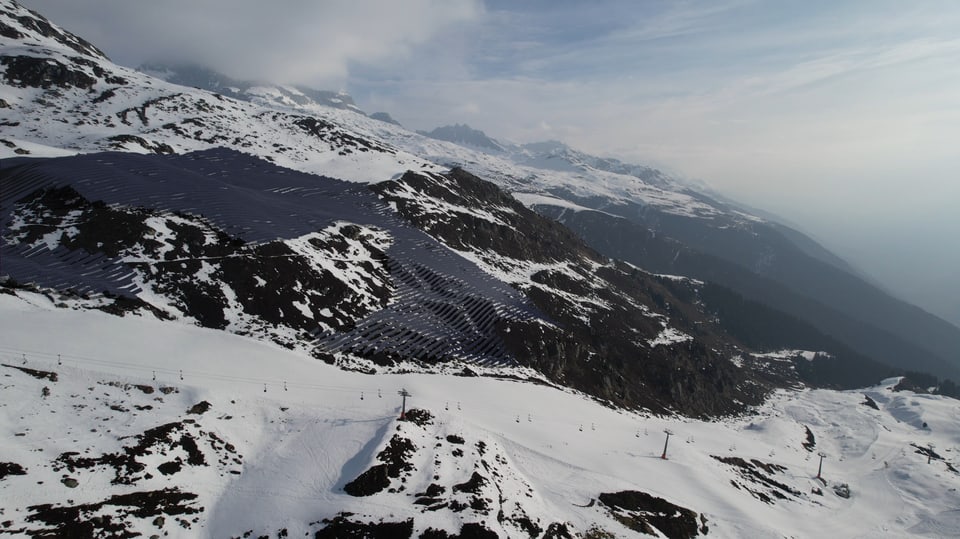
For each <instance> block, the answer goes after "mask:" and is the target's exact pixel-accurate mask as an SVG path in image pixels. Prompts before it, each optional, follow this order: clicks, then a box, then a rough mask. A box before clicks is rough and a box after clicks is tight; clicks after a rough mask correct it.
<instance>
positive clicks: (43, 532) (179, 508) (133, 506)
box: [25, 488, 203, 537]
mask: <svg viewBox="0 0 960 539" xmlns="http://www.w3.org/2000/svg"><path fill="white" fill-rule="evenodd" d="M196 498H197V495H196V494H192V493H189V492H181V491H180V490H179V489H176V488H168V489H163V490H154V491H146V492H133V493H129V494H120V495H115V496H111V497H110V498H107V499H106V500H104V501H102V502H98V503H89V504H82V505H75V506H55V505H53V504H44V505H34V506H31V507H28V508H27V510H28V511H30V514H29V515H27V517H26V519H25V520H26V521H27V522H29V523H39V524H42V525H43V527H41V528H35V529H27V530H26V532H27V534H28V535H30V536H32V537H133V536H134V535H136V534H134V533H132V530H131V529H130V526H131V522H130V521H129V517H136V518H141V519H146V518H150V517H157V516H161V515H167V516H172V515H191V514H195V513H198V512H200V511H202V510H203V508H202V507H197V506H196V505H195V504H194V501H193V500H195V499H196ZM105 510H109V511H111V512H112V514H103V512H104V511H105Z"/></svg>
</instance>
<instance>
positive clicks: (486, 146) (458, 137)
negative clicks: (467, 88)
mask: <svg viewBox="0 0 960 539" xmlns="http://www.w3.org/2000/svg"><path fill="white" fill-rule="evenodd" d="M419 133H420V134H421V135H423V136H426V137H430V138H435V139H437V140H445V141H447V142H452V143H454V144H459V145H461V146H467V147H473V148H479V149H481V150H485V151H495V152H499V151H503V146H501V145H500V144H499V143H498V142H497V141H495V140H493V139H492V138H490V137H488V136H487V134H486V133H484V132H483V131H480V130H479V129H473V128H472V127H470V126H469V125H466V124H455V125H445V126H443V127H438V128H436V129H434V130H433V131H429V132H427V131H419Z"/></svg>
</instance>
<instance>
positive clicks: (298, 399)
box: [0, 292, 960, 537]
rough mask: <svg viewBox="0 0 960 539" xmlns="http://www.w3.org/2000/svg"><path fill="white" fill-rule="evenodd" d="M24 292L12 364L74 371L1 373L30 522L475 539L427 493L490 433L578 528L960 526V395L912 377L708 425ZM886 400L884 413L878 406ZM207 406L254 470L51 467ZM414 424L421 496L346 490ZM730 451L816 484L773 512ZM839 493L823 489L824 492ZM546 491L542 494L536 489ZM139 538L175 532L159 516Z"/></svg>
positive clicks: (865, 532)
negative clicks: (47, 510) (369, 522)
mask: <svg viewBox="0 0 960 539" xmlns="http://www.w3.org/2000/svg"><path fill="white" fill-rule="evenodd" d="M18 294H19V297H15V296H11V295H6V294H4V295H0V320H2V322H3V323H2V324H0V342H2V345H0V359H2V363H4V364H7V365H12V366H23V367H27V368H33V369H40V370H49V371H55V372H57V373H58V375H59V380H58V381H57V382H49V381H47V380H38V379H35V378H32V377H30V376H28V375H26V374H24V373H22V372H20V371H18V370H16V369H13V368H10V367H0V384H2V386H3V391H2V392H0V432H3V433H4V435H3V436H2V437H0V454H2V455H3V457H2V459H0V460H4V461H11V462H17V463H19V464H21V465H23V466H24V467H25V468H26V469H27V471H28V474H27V475H25V476H7V477H6V478H4V479H3V480H2V481H3V488H2V489H0V505H2V506H3V507H5V508H6V511H5V514H4V519H6V520H11V521H12V522H13V523H14V524H13V526H14V528H17V527H19V526H22V525H24V524H25V523H24V518H25V517H26V516H27V514H28V511H27V509H26V508H27V507H28V506H32V505H36V504H40V503H52V502H55V503H61V504H66V503H67V499H68V498H69V499H70V500H72V503H75V504H76V503H92V502H95V501H98V500H103V499H104V498H106V497H107V496H109V495H111V494H116V493H124V492H131V491H135V490H137V489H141V490H142V489H143V488H146V487H149V488H163V487H167V486H171V485H179V486H180V487H181V488H182V489H183V490H184V491H189V492H194V493H196V494H198V496H199V498H198V502H197V503H198V504H199V505H202V506H203V507H204V508H205V509H204V511H203V512H202V513H199V514H198V515H197V516H198V521H197V522H196V523H194V524H192V527H191V528H190V529H189V530H186V529H182V528H180V527H179V525H177V524H176V523H173V522H168V523H167V524H166V525H165V527H164V528H163V530H164V531H167V532H169V533H170V534H171V536H174V537H177V536H189V537H225V536H237V535H241V534H243V533H244V532H245V531H246V530H255V532H256V534H257V535H259V534H268V533H274V532H276V530H278V529H280V528H284V527H285V528H288V530H289V532H290V534H291V536H303V535H304V533H310V532H311V531H315V529H316V525H314V526H313V527H311V525H310V524H309V523H311V522H317V521H319V520H321V519H323V518H330V517H332V516H334V515H335V514H337V513H338V512H340V511H352V512H355V513H358V514H361V515H369V516H371V518H372V517H377V518H385V519H387V520H393V521H396V520H401V519H403V518H406V517H407V516H413V517H414V518H415V522H416V529H417V530H420V531H422V530H423V529H425V528H426V527H435V528H438V529H446V530H448V531H450V532H454V531H456V530H457V524H456V522H457V516H456V515H455V514H452V513H449V512H447V511H439V512H436V513H434V512H423V513H421V512H419V511H418V510H417V509H416V507H417V506H413V505H411V500H412V498H411V496H410V494H412V493H413V492H420V491H421V490H422V488H424V487H425V485H427V484H429V483H431V482H434V479H433V475H434V474H436V475H438V476H440V477H441V478H442V481H445V484H454V483H458V482H462V481H464V480H466V478H467V477H468V476H469V471H470V469H471V468H469V466H467V467H464V466H465V465H468V464H469V463H470V462H474V461H475V460H476V459H478V458H480V457H478V456H477V455H476V454H474V453H475V452H474V453H471V447H473V446H472V445H471V444H474V443H475V442H477V441H484V442H485V444H486V445H487V450H486V451H487V458H489V459H490V460H492V459H493V457H492V456H491V455H498V456H499V458H498V460H497V461H496V462H497V464H496V466H497V468H496V470H498V473H499V474H500V476H501V477H502V482H501V484H500V487H501V489H503V493H504V496H505V497H507V498H508V499H511V500H516V501H518V502H519V503H521V504H522V506H523V508H524V510H525V511H526V513H527V514H528V515H530V516H531V518H534V519H538V520H539V521H540V522H541V525H546V524H548V523H549V522H555V521H559V522H563V521H567V522H570V523H571V525H572V526H573V527H574V528H575V529H577V530H580V531H584V530H586V529H587V528H589V527H590V526H592V525H594V524H598V525H600V526H601V527H603V528H604V529H607V530H610V531H613V532H615V533H616V534H618V535H619V536H631V535H632V532H629V530H626V528H623V527H622V526H620V525H619V524H617V523H616V522H615V521H613V520H611V519H609V517H608V516H607V515H606V513H604V512H603V510H602V509H601V508H600V506H599V504H595V505H593V506H592V507H581V506H584V505H588V502H589V501H590V500H593V499H596V497H597V496H598V494H599V493H600V492H615V491H617V490H624V489H629V490H641V491H645V492H649V493H651V494H654V495H656V496H661V497H663V498H665V499H667V500H668V501H671V502H672V503H676V504H678V505H681V506H683V507H687V508H690V509H692V510H694V511H697V512H702V513H704V515H705V516H706V518H707V523H708V525H709V527H710V531H709V536H713V537H744V536H750V537H783V536H797V537H827V536H829V537H904V536H916V535H927V536H936V537H944V536H956V535H957V534H960V522H958V520H957V518H956V507H958V504H960V495H958V494H957V491H956V489H957V487H958V486H960V476H958V475H957V474H956V473H954V472H951V471H949V470H948V469H946V466H945V465H946V463H947V462H950V463H953V464H954V465H955V466H956V465H958V460H960V447H958V446H960V421H958V420H960V403H958V402H957V401H955V400H951V399H946V398H942V397H936V396H928V395H917V394H913V393H910V392H897V393H895V392H892V391H891V390H890V389H889V388H890V387H891V386H890V383H891V382H895V381H896V380H886V381H884V382H883V384H881V385H878V386H876V387H873V388H867V389H865V390H863V391H849V392H837V391H827V390H816V391H809V390H804V391H781V392H778V393H777V394H775V395H774V396H773V397H772V398H771V399H770V400H769V402H768V403H767V404H766V405H764V406H762V407H760V408H758V409H757V410H756V412H757V413H756V414H754V415H747V416H744V417H743V418H731V419H726V420H722V421H713V422H707V421H695V420H690V419H684V418H678V417H655V416H647V415H644V414H637V413H632V412H625V411H618V410H612V409H609V408H606V407H604V406H602V405H600V404H598V403H596V402H594V401H592V400H590V399H587V398H584V397H583V396H581V395H579V394H577V393H575V392H572V391H567V390H560V389H556V388H553V387H547V386H543V385H532V384H526V383H519V382H515V381H506V380H499V379H493V378H463V377H456V376H446V375H425V374H395V375H376V376H370V375H364V374H360V373H356V372H346V371H341V370H338V369H336V368H335V367H332V366H330V365H326V364H324V363H322V362H318V361H316V360H313V359H311V358H309V357H308V356H306V355H303V354H302V353H300V352H295V351H290V350H286V349H283V348H281V347H279V346H276V345H272V344H267V343H263V342H259V341H255V340H252V339H248V338H244V337H240V336H237V335H232V334H228V333H225V332H218V331H213V330H206V329H202V328H197V327H192V326H187V325H182V324H171V323H162V322H158V321H156V320H153V319H151V318H148V317H136V316H129V317H126V318H119V317H115V316H111V315H108V314H104V313H99V312H95V311H90V312H79V311H74V310H70V309H56V308H54V307H53V303H52V302H51V301H50V300H49V299H47V298H45V297H44V296H41V295H38V294H32V293H28V292H18ZM58 354H59V355H60V359H61V360H62V365H58V363H57V362H58V356H57V355H58ZM23 355H25V357H26V361H27V363H26V364H25V365H23V364H22V361H23V359H22V358H23V357H24V356H23ZM181 372H182V375H183V380H182V381H181V380H180V373H181ZM154 374H155V375H156V381H154V380H153V379H152V377H153V375H154ZM110 384H113V385H110ZM124 384H142V385H152V386H161V385H164V386H171V387H176V388H177V390H178V392H177V393H171V394H169V395H162V401H157V400H155V399H154V397H155V395H156V394H154V395H149V396H146V395H141V394H140V393H139V392H138V391H137V390H127V391H123V390H122V389H121V386H123V385H124ZM42 387H48V388H49V389H50V396H49V397H45V398H44V397H42V396H41V389H42ZM284 387H286V391H285V390H284ZM88 388H92V389H88ZM400 388H406V389H407V390H409V391H410V393H412V395H413V397H412V398H411V400H410V403H409V404H410V405H412V406H417V407H420V408H425V409H429V410H430V411H431V412H432V413H433V414H434V415H435V416H436V417H435V424H434V425H433V426H428V427H426V428H423V429H421V428H419V427H416V426H414V425H412V424H398V423H397V421H396V419H395V418H396V415H397V413H398V411H399V410H398V408H399V404H400V403H399V398H398V397H396V392H397V391H398V390H399V389H400ZM265 390H266V392H264V391H265ZM378 393H379V394H380V395H382V397H378V396H377V395H378ZM361 394H363V396H364V399H363V400H361V399H360V396H361ZM494 395H495V398H491V397H492V396H494ZM865 395H866V396H869V397H870V398H871V399H873V400H874V401H875V402H876V403H877V404H878V406H879V410H874V409H872V408H869V407H867V406H863V405H861V403H862V402H863V401H864V398H865ZM201 400H205V401H207V402H210V403H211V404H212V409H211V411H210V412H208V413H207V414H205V415H203V416H190V417H193V418H195V419H196V421H197V422H198V423H197V424H196V425H186V428H188V429H193V430H190V431H189V432H194V433H195V434H196V433H198V432H200V431H204V432H212V433H215V434H216V436H218V437H219V438H222V439H223V440H225V441H226V442H228V443H230V444H233V446H235V447H236V450H237V453H238V454H239V455H242V462H241V464H237V463H235V462H232V461H230V462H227V464H224V465H217V464H212V465H211V466H208V467H199V468H193V469H191V470H190V472H189V473H181V474H177V475H173V476H163V475H160V474H156V473H155V474H154V475H155V477H154V478H153V479H149V480H144V482H143V483H141V484H140V485H138V486H124V485H112V484H110V481H109V478H110V477H112V476H111V475H109V474H108V475H106V476H105V475H104V474H103V473H97V472H96V471H95V470H79V471H77V472H76V473H70V474H69V475H70V476H71V477H75V478H77V479H78V481H79V482H80V486H79V487H78V488H75V489H68V488H66V487H63V486H61V484H60V479H61V476H62V475H63V473H61V472H56V471H54V470H53V469H52V468H51V467H50V462H51V460H53V459H54V457H56V456H57V455H59V454H61V453H63V452H65V451H76V450H80V451H85V450H86V451H89V453H90V454H91V455H99V454H102V453H105V452H109V451H118V450H119V448H121V447H123V446H124V444H128V443H129V442H128V441H125V440H124V439H122V438H123V437H124V436H130V435H133V434H137V433H139V432H141V431H142V430H143V429H146V428H151V427H154V426H157V425H160V424H164V423H168V422H170V421H178V420H181V419H183V418H184V417H187V416H185V415H184V411H185V410H186V409H187V408H189V407H190V406H192V405H193V404H195V403H197V402H199V401H201ZM144 404H150V405H152V406H153V409H151V410H148V411H137V412H136V413H135V414H134V413H131V412H125V413H124V412H115V411H112V410H111V409H110V408H109V407H108V405H116V406H121V407H123V408H125V409H129V410H132V406H133V405H144ZM227 417H231V418H232V419H226V418H227ZM924 424H926V425H927V426H926V427H924V426H923V425H924ZM804 426H807V427H809V428H810V429H811V431H812V432H814V433H815V435H816V451H823V452H824V453H825V454H826V455H827V457H826V460H825V461H824V468H823V469H824V474H823V475H824V478H825V479H827V481H828V483H829V485H830V486H832V485H835V484H837V483H840V482H843V483H848V484H849V485H850V489H851V491H852V496H851V497H850V498H849V499H843V498H840V497H838V496H836V495H835V494H834V493H833V491H832V489H831V488H829V487H823V486H822V485H821V484H820V483H819V482H818V481H817V480H816V479H814V476H815V475H816V471H817V465H818V457H817V455H816V452H809V451H807V450H805V449H803V448H802V447H801V445H800V444H801V442H802V441H803V439H804ZM398 427H399V428H400V429H401V431H399V432H402V433H403V434H405V435H408V436H409V437H410V438H411V440H412V441H413V442H414V444H415V445H417V447H419V448H421V451H419V452H418V453H417V456H416V457H415V459H414V460H415V462H416V465H417V469H416V470H415V471H414V472H413V473H412V475H411V476H410V478H409V479H408V481H407V483H406V484H407V485H408V489H407V491H405V492H397V493H386V492H385V493H382V494H380V495H375V496H371V497H368V498H353V497H351V496H348V495H346V494H345V493H343V492H342V490H341V489H342V487H343V485H344V484H345V483H346V482H348V481H350V480H352V479H353V478H354V477H356V476H357V475H358V474H359V473H360V472H362V471H363V470H365V469H366V468H367V467H368V466H369V465H370V464H371V463H373V462H374V455H376V454H377V453H378V452H379V450H380V449H381V448H382V447H383V446H384V445H385V444H386V442H387V438H389V437H390V436H391V434H392V433H394V432H398V431H397V430H396V429H397V428H398ZM665 428H669V429H671V430H672V431H673V432H674V435H673V436H672V437H671V439H670V442H669V448H668V460H661V459H660V458H658V457H659V456H660V452H661V451H662V449H663V442H664V435H663V434H662V432H663V430H664V429H665ZM94 431H95V432H94ZM454 433H455V434H458V435H460V436H462V437H463V438H464V439H465V440H467V444H465V445H464V446H463V447H464V448H465V449H466V453H467V454H466V455H465V456H464V457H462V458H461V459H451V458H449V454H447V453H444V452H443V449H442V448H434V447H433V446H434V445H435V444H434V439H435V438H436V437H443V436H445V435H447V434H454ZM21 434H22V435H21ZM931 443H932V444H933V446H934V448H935V450H936V451H937V453H938V454H939V455H942V456H943V458H944V459H945V460H943V461H938V460H933V462H932V463H931V464H927V458H926V457H925V456H924V455H921V454H917V453H916V452H915V447H914V446H912V445H910V444H916V446H920V447H927V446H928V444H931ZM204 447H206V446H204ZM176 451H179V450H176ZM205 451H208V452H209V448H205ZM711 455H716V456H719V457H734V456H736V457H742V458H744V459H747V460H750V459H757V460H759V461H762V462H767V463H775V464H778V465H782V466H785V467H786V471H784V472H782V473H778V474H777V475H776V476H775V477H776V479H777V480H778V481H780V482H782V483H785V484H786V485H788V486H790V487H791V488H793V489H795V490H796V491H797V492H798V493H799V494H798V495H796V496H788V499H785V500H779V499H775V502H774V503H772V504H767V503H765V502H763V501H760V500H759V499H756V498H755V497H753V496H752V495H751V494H750V493H748V492H747V491H745V490H744V489H742V488H741V489H738V488H735V487H734V486H733V485H732V484H731V481H734V482H739V483H741V484H742V485H746V486H750V487H751V488H754V489H758V490H759V488H758V487H757V486H756V485H753V484H750V483H747V482H746V481H745V480H744V479H743V478H742V477H741V476H740V475H738V474H737V473H736V468H735V467H733V466H730V465H727V464H724V463H721V462H719V461H717V460H716V459H714V458H713V457H712V456H711ZM174 457H176V452H174V453H171V454H167V455H159V454H158V455H153V456H151V457H150V458H149V459H148V460H145V463H146V464H147V465H148V466H149V467H152V466H155V465H158V464H159V463H162V462H163V461H167V460H170V459H172V458H174ZM208 460H212V459H210V458H209V454H208ZM434 460H436V461H437V462H439V463H440V464H438V465H434V464H433V461H434ZM501 461H502V462H501ZM457 466H460V467H461V469H460V470H457ZM230 470H234V471H239V472H241V473H240V474H239V475H236V474H234V473H231V472H230ZM38 481H43V484H42V485H41V484H38ZM818 485H821V487H822V489H823V496H817V495H814V494H812V493H811V489H812V488H813V487H814V486H818ZM526 488H529V489H531V490H532V491H533V493H534V496H533V498H528V497H527V496H525V495H523V492H526V490H525V489H526ZM494 492H495V491H494ZM390 515H395V517H394V518H391V517H390ZM171 520H172V519H171ZM488 524H489V525H491V526H494V529H496V530H500V533H501V534H503V535H510V533H511V532H510V530H511V529H513V528H509V527H503V528H502V529H501V528H498V527H496V526H497V525H498V524H497V523H496V522H492V519H488ZM136 529H139V530H142V531H145V532H147V533H146V534H147V535H149V534H150V533H157V532H158V530H157V529H156V528H151V524H150V522H149V521H143V522H139V523H137V528H136ZM151 529H152V531H150V530H151ZM513 533H514V534H515V533H516V531H515V529H514V532H513Z"/></svg>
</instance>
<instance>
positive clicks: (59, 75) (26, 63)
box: [0, 56, 97, 89]
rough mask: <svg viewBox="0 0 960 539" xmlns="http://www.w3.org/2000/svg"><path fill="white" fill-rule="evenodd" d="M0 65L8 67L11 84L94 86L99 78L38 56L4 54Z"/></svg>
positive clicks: (7, 75) (64, 86)
mask: <svg viewBox="0 0 960 539" xmlns="http://www.w3.org/2000/svg"><path fill="white" fill-rule="evenodd" d="M0 65H3V66H5V67H6V71H5V72H4V77H5V79H6V81H7V83H8V84H10V85H11V86H19V87H25V86H30V87H34V88H44V89H48V88H53V87H56V88H71V87H75V88H84V89H89V88H92V87H93V85H94V84H96V82H97V79H95V78H93V77H91V76H90V75H88V74H87V73H86V72H85V71H83V70H81V69H78V68H76V67H74V66H68V65H64V64H63V63H61V62H58V61H57V60H54V59H52V58H43V57H36V56H2V57H0Z"/></svg>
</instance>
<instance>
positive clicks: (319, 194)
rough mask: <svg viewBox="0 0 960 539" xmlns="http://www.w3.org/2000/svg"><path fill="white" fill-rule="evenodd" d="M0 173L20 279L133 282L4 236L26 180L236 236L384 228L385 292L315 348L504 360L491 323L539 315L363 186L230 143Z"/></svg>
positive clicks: (42, 162)
mask: <svg viewBox="0 0 960 539" xmlns="http://www.w3.org/2000/svg"><path fill="white" fill-rule="evenodd" d="M385 179H386V178H385ZM0 181H2V185H3V189H2V193H0V221H2V225H3V229H4V230H3V233H4V238H3V242H2V244H0V248H2V268H0V275H4V276H9V277H10V278H12V279H14V280H16V281H17V282H20V283H34V284H36V285H37V286H40V287H49V288H55V289H59V290H73V291H76V292H78V293H101V292H109V293H112V294H116V295H123V296H136V295H137V294H139V293H140V292H142V290H141V289H140V287H139V286H138V284H137V283H136V282H134V281H133V279H132V275H133V272H132V271H131V269H130V268H128V267H127V266H126V265H125V263H124V262H123V261H122V260H120V259H116V258H110V257H108V256H104V255H103V254H102V253H96V254H93V253H86V252H84V251H83V250H69V249H66V248H65V247H63V246H61V245H58V244H56V243H55V242H50V243H49V244H44V245H41V246H37V245H36V244H33V245H29V246H26V245H22V244H18V243H16V242H14V241H12V240H11V238H10V237H9V234H7V232H8V227H9V225H10V223H11V220H12V218H13V210H14V207H15V205H16V204H17V201H19V200H22V199H23V198H24V197H27V196H29V195H30V194H32V193H34V192H36V191H37V190H38V189H44V188H56V187H65V186H70V187H72V188H73V189H75V190H76V191H77V192H78V193H79V194H80V195H82V196H83V197H85V198H87V199H88V200H91V201H102V202H104V203H105V204H107V205H118V206H128V207H141V208H147V209H150V210H156V211H164V212H177V213H181V214H189V215H193V216H198V217H202V218H203V219H205V220H206V221H208V222H209V223H211V224H212V225H214V226H215V227H217V228H219V229H221V230H223V231H224V232H226V233H227V234H229V235H231V236H234V237H237V238H240V239H242V240H244V242H247V243H262V242H269V241H275V240H278V239H281V240H282V239H290V238H296V237H300V236H303V235H305V234H310V233H312V232H316V231H318V230H321V229H323V228H324V227H327V226H329V225H331V224H333V223H335V222H339V221H346V222H350V223H356V224H359V225H363V226H368V227H374V228H377V229H380V230H384V231H386V232H387V233H388V234H389V235H390V236H391V244H390V247H389V248H388V249H387V251H386V254H387V256H388V261H387V267H388V269H389V273H390V277H391V280H392V283H393V287H394V290H393V295H392V297H391V299H390V301H389V302H388V304H387V306H386V307H385V308H383V309H380V310H378V311H375V312H373V313H371V314H369V315H367V316H366V317H364V318H363V319H361V320H359V321H358V323H357V324H356V325H355V326H354V327H353V328H352V329H350V330H348V331H340V332H333V331H325V332H324V331H319V330H318V331H317V332H315V336H316V344H317V346H318V347H319V348H320V349H321V350H322V351H325V352H331V353H332V352H349V353H352V354H354V355H358V356H361V357H374V356H381V355H383V354H386V355H388V356H394V357H399V358H415V359H420V360H425V361H436V360H440V361H443V360H449V359H460V360H465V361H468V362H472V363H477V364H483V365H491V366H492V365H512V364H515V363H516V362H515V360H514V359H513V358H512V357H510V355H509V354H508V353H507V352H506V350H505V349H504V346H503V343H502V340H501V339H500V338H499V336H498V335H497V332H496V327H497V324H498V322H500V321H502V320H504V319H514V320H516V319H530V318H535V317H539V315H538V313H537V312H536V311H535V309H534V308H533V307H532V306H531V305H530V304H529V302H528V301H527V300H526V299H525V298H524V296H523V295H522V294H520V293H519V292H517V291H516V290H514V289H512V288H510V287H509V286H508V285H506V284H505V283H503V282H501V281H498V280H496V279H494V278H493V277H491V276H489V275H487V274H486V273H484V272H482V271H481V270H480V269H478V268H477V267H476V266H475V265H473V264H472V263H470V262H469V261H467V260H466V259H464V258H463V257H461V256H459V255H457V254H456V253H454V252H452V251H450V250H449V249H448V248H446V247H444V246H443V245H441V244H440V243H438V242H436V241H435V240H433V239H432V238H430V237H429V236H427V235H426V234H424V233H423V232H422V231H420V230H418V229H416V228H414V227H412V226H410V225H408V224H407V223H405V222H404V221H402V220H400V219H399V218H398V217H396V215H395V214H394V213H393V211H392V210H391V209H390V208H389V207H388V206H387V205H386V204H384V203H383V202H382V201H380V200H379V199H378V198H377V195H376V194H374V193H373V192H371V191H369V190H368V189H367V187H366V185H364V184H358V183H349V182H343V181H339V180H334V179H330V178H326V177H320V176H315V175H311V174H305V173H301V172H297V171H294V170H290V169H284V168H281V167H278V166H275V165H272V164H270V163H268V162H265V161H262V160H260V159H257V158H255V157H251V156H247V155H244V154H241V153H239V152H235V151H233V150H226V149H214V150H207V151H203V152H196V153H191V154H186V155H177V156H153V155H136V154H128V153H101V154H90V155H80V156H74V157H66V158H57V159H27V158H22V159H8V160H5V161H4V162H2V163H0ZM271 285H272V286H283V284H282V283H271Z"/></svg>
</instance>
